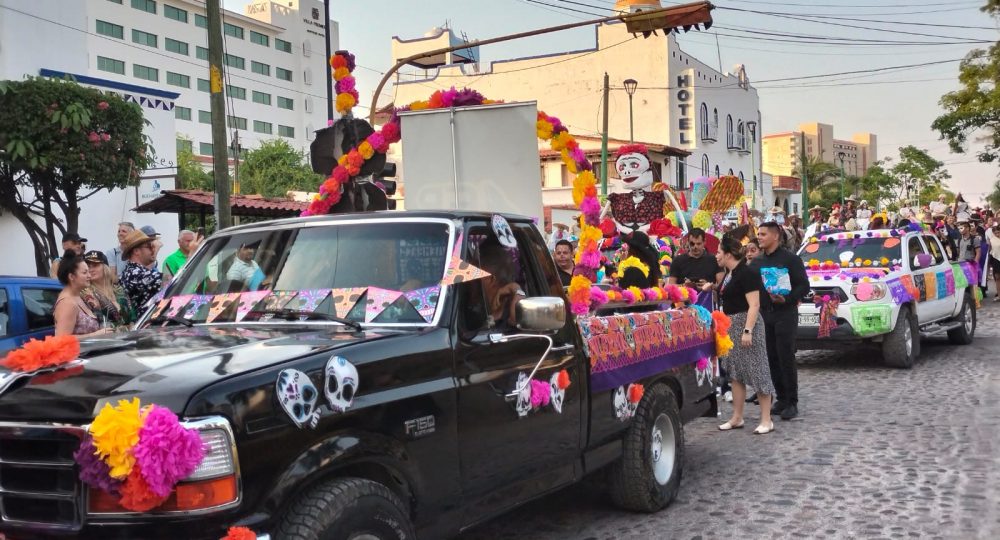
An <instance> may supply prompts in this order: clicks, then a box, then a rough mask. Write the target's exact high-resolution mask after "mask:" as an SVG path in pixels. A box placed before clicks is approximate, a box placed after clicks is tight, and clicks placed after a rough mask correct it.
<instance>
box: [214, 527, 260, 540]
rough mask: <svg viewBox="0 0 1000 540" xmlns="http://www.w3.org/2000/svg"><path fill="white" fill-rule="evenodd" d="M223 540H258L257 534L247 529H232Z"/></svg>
mask: <svg viewBox="0 0 1000 540" xmlns="http://www.w3.org/2000/svg"><path fill="white" fill-rule="evenodd" d="M222 540H257V533H255V532H253V531H251V530H250V529H248V528H246V527H230V528H229V532H227V533H226V536H224V537H223V538H222Z"/></svg>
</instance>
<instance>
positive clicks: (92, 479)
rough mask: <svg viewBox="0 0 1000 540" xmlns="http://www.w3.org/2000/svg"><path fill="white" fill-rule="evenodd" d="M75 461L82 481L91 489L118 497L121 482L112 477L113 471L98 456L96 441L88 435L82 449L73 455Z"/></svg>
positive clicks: (78, 449)
mask: <svg viewBox="0 0 1000 540" xmlns="http://www.w3.org/2000/svg"><path fill="white" fill-rule="evenodd" d="M73 460H74V461H76V463H77V465H79V466H80V480H81V481H82V482H83V483H85V484H87V485H88V486H90V487H93V488H96V489H99V490H101V491H104V492H106V493H111V494H113V495H117V494H118V493H119V490H120V489H121V485H122V483H121V480H117V479H115V478H112V477H111V469H109V468H108V464H107V463H105V462H104V461H103V460H102V459H101V458H100V457H98V455H97V449H96V448H94V439H93V438H92V437H91V436H90V435H87V436H85V437H84V438H83V441H82V442H81V443H80V447H79V448H77V449H76V452H74V453H73Z"/></svg>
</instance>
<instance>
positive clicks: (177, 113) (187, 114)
mask: <svg viewBox="0 0 1000 540" xmlns="http://www.w3.org/2000/svg"><path fill="white" fill-rule="evenodd" d="M174 118H175V119H177V120H191V109H190V108H189V107H181V106H176V107H174Z"/></svg>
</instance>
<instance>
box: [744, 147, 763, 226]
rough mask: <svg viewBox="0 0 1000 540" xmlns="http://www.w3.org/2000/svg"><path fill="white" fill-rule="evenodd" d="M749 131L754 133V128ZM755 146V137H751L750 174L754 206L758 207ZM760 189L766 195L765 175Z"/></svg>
mask: <svg viewBox="0 0 1000 540" xmlns="http://www.w3.org/2000/svg"><path fill="white" fill-rule="evenodd" d="M749 131H750V133H753V129H750V130H749ZM743 142H744V143H745V142H746V141H745V140H744V141H743ZM754 146H756V145H755V144H754V143H753V138H751V139H750V176H751V177H752V178H751V180H750V181H751V182H753V193H752V195H753V204H754V207H756V206H757V167H756V165H754V162H753V147H754ZM760 191H761V197H763V195H764V179H763V177H762V178H761V185H760ZM766 206H767V205H762V206H761V208H760V209H761V210H763V209H764V207H766Z"/></svg>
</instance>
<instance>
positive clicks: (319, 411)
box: [0, 212, 716, 540]
mask: <svg viewBox="0 0 1000 540" xmlns="http://www.w3.org/2000/svg"><path fill="white" fill-rule="evenodd" d="M497 246H502V248H503V249H501V250H497V249H496V248H497ZM487 252H489V253H491V255H489V256H487ZM498 253H499V254H500V255H501V256H500V257H499V258H497V256H496V255H497V254H498ZM481 255H482V256H481ZM484 271H485V272H489V273H490V274H491V275H489V276H487V275H486V273H484ZM442 276H444V277H443V278H442ZM508 282H509V283H516V284H517V287H513V286H510V285H509V284H507V283H508ZM501 285H503V286H501ZM499 289H503V290H505V291H507V292H508V293H511V294H513V297H514V299H515V301H514V306H515V308H512V309H510V311H508V310H507V307H506V306H505V305H499V309H498V303H497V296H496V294H495V293H497V291H498V290H499ZM515 289H519V290H520V291H521V293H518V292H514V290H515ZM522 293H523V294H522ZM154 300H155V302H154V303H153V304H152V305H151V306H150V307H149V309H148V311H147V312H146V314H145V315H144V317H143V318H142V319H141V320H140V321H139V323H138V324H137V326H136V329H135V330H133V331H131V332H129V333H126V334H122V335H117V336H114V337H113V339H100V340H85V341H83V342H82V351H81V355H80V357H81V359H82V360H83V364H82V365H76V366H75V367H74V368H72V369H64V370H57V371H55V372H52V373H46V374H44V375H37V376H28V377H23V378H20V379H17V380H16V382H12V383H10V384H9V385H8V386H6V387H5V388H3V390H2V393H0V518H2V521H0V531H2V532H3V533H4V534H6V535H7V536H8V537H9V538H15V539H21V538H42V537H48V536H55V537H80V538H101V539H110V538H141V539H146V540H149V539H156V538H170V539H177V538H188V539H197V538H213V539H218V538H220V537H222V536H223V535H225V534H226V530H227V528H228V527H230V526H234V525H239V526H245V527H248V528H250V529H252V530H253V531H254V532H256V533H257V534H258V536H259V537H260V538H264V537H267V536H269V537H270V538H275V539H305V538H324V539H340V538H344V539H347V538H414V537H417V538H445V537H449V536H454V535H455V534H458V533H459V532H461V531H463V530H465V529H467V528H469V527H472V526H474V525H475V524H477V523H479V522H482V521H484V520H486V519H488V518H490V517H492V516H495V515H497V514H499V513H502V512H505V511H507V510H509V509H511V508H513V507H515V506H517V505H520V504H523V503H525V502H527V501H530V500H532V499H535V498H537V497H540V496H542V495H544V494H546V493H549V492H551V491H553V490H557V489H560V488H562V487H564V486H567V485H570V484H572V483H574V482H577V481H579V480H580V479H581V478H582V477H583V476H584V475H587V474H589V473H592V472H595V471H599V470H600V471H606V472H607V476H606V478H607V481H608V486H609V490H610V492H611V495H612V499H613V500H614V501H615V502H616V503H617V504H619V505H620V506H622V507H624V508H628V509H632V510H636V511H646V512H653V511H657V510H660V509H662V508H664V507H665V506H666V505H667V504H669V503H670V501H671V500H672V499H673V498H674V496H675V494H676V493H677V490H678V487H679V483H680V478H681V470H682V465H683V461H684V431H683V424H684V423H686V422H688V421H690V420H692V419H694V418H697V417H700V416H714V415H715V414H716V402H715V394H714V391H713V390H714V384H713V383H712V381H711V375H710V373H709V371H710V370H709V368H707V367H706V365H707V364H708V363H709V362H707V358H708V357H711V356H712V354H713V353H714V348H715V342H714V341H713V337H712V330H711V323H708V326H706V325H705V320H704V317H699V316H698V314H699V312H698V311H697V310H695V309H694V308H691V307H684V306H682V305H676V304H666V305H662V304H661V305H653V306H628V307H622V306H619V307H618V308H610V309H608V310H607V311H606V312H598V313H591V314H590V315H588V316H583V317H579V318H574V317H573V316H571V315H570V314H569V312H568V308H567V300H566V298H565V296H564V291H563V288H562V286H561V285H560V281H559V277H558V274H557V273H556V267H555V265H554V263H553V261H552V259H551V257H550V255H549V253H548V251H547V250H546V247H545V243H544V241H543V239H542V237H541V235H540V234H539V232H538V230H537V228H536V227H535V225H534V224H533V223H532V221H531V220H530V219H529V218H524V217H517V216H499V215H490V214H483V213H466V212H407V213H395V212H377V213H370V214H353V215H342V216H322V217H313V218H297V219H289V220H283V221H274V222H268V223H263V224H249V225H244V226H240V227H235V228H232V229H227V230H225V231H223V232H220V233H218V234H216V235H214V236H213V237H212V238H210V239H209V240H208V241H206V242H205V243H204V244H203V245H202V246H201V247H200V248H199V250H198V252H197V253H196V254H195V255H194V256H193V257H192V259H191V260H190V261H189V262H188V263H187V265H186V266H185V267H184V268H183V269H182V270H181V272H180V273H179V275H178V276H177V277H176V278H175V279H174V281H173V282H172V283H171V284H170V286H169V287H168V288H167V289H166V291H165V294H164V295H163V297H162V298H158V299H154ZM616 309H617V311H616ZM644 309H645V310H644ZM508 313H511V315H510V317H508ZM702 314H703V312H702ZM136 397H137V398H139V399H140V401H141V403H142V404H144V405H145V404H156V405H159V406H161V407H165V408H168V409H169V410H170V411H172V412H174V413H175V414H176V415H177V416H178V417H179V418H180V420H181V421H182V422H183V425H185V426H187V427H189V428H192V429H196V430H198V434H199V435H200V436H201V438H202V440H203V442H204V443H205V445H206V448H207V454H206V456H205V458H204V460H203V461H202V462H201V463H200V464H199V465H198V468H197V469H196V470H195V471H194V473H192V474H191V475H190V476H189V477H187V478H185V479H184V480H182V481H181V482H180V483H178V484H177V485H176V487H175V489H174V491H173V493H172V494H171V495H170V497H169V498H168V499H167V500H166V501H165V502H163V503H162V505H160V506H158V507H156V508H154V509H152V510H149V511H147V512H132V511H128V510H126V509H125V508H123V507H122V506H121V505H119V503H118V501H117V500H116V499H115V498H114V497H113V496H110V495H109V494H108V493H104V492H102V491H100V490H97V489H94V488H92V487H88V486H87V485H86V484H83V483H82V482H81V481H80V480H79V479H78V475H79V474H78V465H77V464H76V463H75V462H74V459H73V454H74V451H76V449H77V447H78V446H79V445H80V441H81V437H82V436H83V433H84V432H85V430H86V429H87V426H88V424H89V423H90V422H92V421H93V420H94V418H95V415H97V414H98V412H99V411H100V410H101V409H102V407H104V405H105V404H109V403H110V404H115V403H117V402H118V400H120V399H131V398H136Z"/></svg>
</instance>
